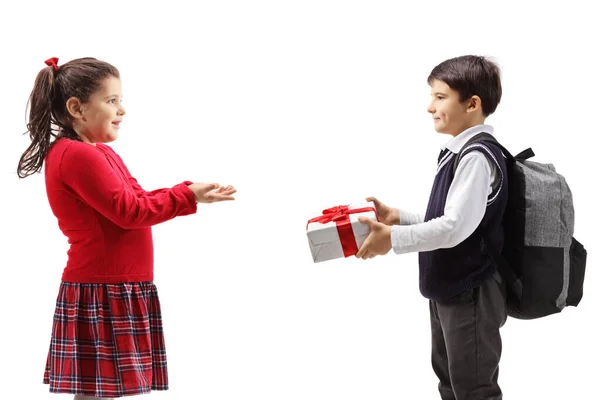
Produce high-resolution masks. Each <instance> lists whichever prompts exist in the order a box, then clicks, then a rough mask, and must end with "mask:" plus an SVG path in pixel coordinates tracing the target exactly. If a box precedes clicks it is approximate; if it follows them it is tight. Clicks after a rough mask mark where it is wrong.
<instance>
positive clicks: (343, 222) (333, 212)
mask: <svg viewBox="0 0 600 400" xmlns="http://www.w3.org/2000/svg"><path fill="white" fill-rule="evenodd" d="M369 211H373V212H374V213H375V217H376V218H377V221H379V216H378V215H377V212H376V211H375V209H374V208H373V207H362V208H353V209H350V207H349V206H335V207H331V208H327V209H325V210H323V215H319V216H318V217H315V218H312V219H309V220H308V224H310V223H311V222H319V223H321V224H326V223H328V222H335V225H336V228H337V231H338V234H339V236H340V242H341V244H342V250H343V251H344V257H350V256H353V255H355V254H356V253H358V246H357V245H356V238H355V237H354V231H353V230H352V224H351V223H350V214H359V213H364V212H369ZM308 224H306V226H307V227H308Z"/></svg>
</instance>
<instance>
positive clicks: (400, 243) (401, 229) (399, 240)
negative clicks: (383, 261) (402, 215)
mask: <svg viewBox="0 0 600 400" xmlns="http://www.w3.org/2000/svg"><path fill="white" fill-rule="evenodd" d="M409 232H410V227H408V226H401V225H394V226H392V232H391V234H390V235H391V239H392V249H393V250H394V253H396V254H405V253H409V252H410V248H409V247H408V246H407V245H406V243H407V242H408V240H407V239H406V238H407V237H408V235H409Z"/></svg>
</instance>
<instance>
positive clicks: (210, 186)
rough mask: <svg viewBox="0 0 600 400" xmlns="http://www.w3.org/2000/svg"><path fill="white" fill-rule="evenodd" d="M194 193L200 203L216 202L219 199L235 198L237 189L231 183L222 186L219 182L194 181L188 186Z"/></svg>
mask: <svg viewBox="0 0 600 400" xmlns="http://www.w3.org/2000/svg"><path fill="white" fill-rule="evenodd" d="M188 187H189V188H190V190H191V191H192V192H193V193H194V197H195V198H196V201H197V202H198V203H215V202H217V201H225V200H235V198H234V197H233V196H232V194H234V193H235V192H236V191H237V190H235V188H234V187H233V186H231V185H228V186H221V185H219V184H218V183H200V182H196V183H192V184H191V185H189V186H188Z"/></svg>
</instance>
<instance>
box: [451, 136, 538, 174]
mask: <svg viewBox="0 0 600 400" xmlns="http://www.w3.org/2000/svg"><path fill="white" fill-rule="evenodd" d="M480 142H489V143H493V144H495V145H496V146H498V147H499V148H500V150H502V153H503V154H504V156H505V157H506V158H507V159H508V160H510V161H515V160H521V159H523V160H524V159H527V158H530V157H533V156H534V155H535V154H533V150H531V149H527V150H525V151H522V152H521V153H519V154H518V155H517V156H516V157H513V155H512V154H511V153H510V151H508V150H506V148H504V146H502V145H501V144H500V143H499V142H498V141H497V140H496V138H495V137H493V136H492V135H490V134H489V133H487V132H481V133H478V134H477V135H475V136H473V137H472V138H471V139H469V140H468V141H467V143H465V144H464V145H463V147H461V149H460V150H459V151H458V154H457V155H456V158H455V159H454V166H453V172H454V173H456V169H457V168H458V163H459V162H460V160H461V158H462V156H463V151H464V150H465V149H466V148H467V147H469V146H470V145H472V144H473V143H480ZM528 151H530V152H531V155H529V153H528ZM524 156H527V157H525V158H523V157H524ZM519 157H521V158H519Z"/></svg>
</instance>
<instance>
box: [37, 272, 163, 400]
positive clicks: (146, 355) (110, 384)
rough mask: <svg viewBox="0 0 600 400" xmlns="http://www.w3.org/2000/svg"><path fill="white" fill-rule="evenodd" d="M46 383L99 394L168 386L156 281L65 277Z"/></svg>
mask: <svg viewBox="0 0 600 400" xmlns="http://www.w3.org/2000/svg"><path fill="white" fill-rule="evenodd" d="M44 383H45V384H49V385H50V392H52V393H71V394H81V395H85V396H95V397H121V396H129V395H136V394H144V393H149V392H150V391H151V390H167V389H168V377H167V355H166V351H165V342H164V337H163V327H162V320H161V314H160V302H159V300H158V294H157V291H156V286H155V285H154V284H153V283H149V282H144V283H120V284H87V283H86V284H84V283H67V282H63V283H61V286H60V290H59V293H58V299H57V301H56V310H55V313H54V324H53V328H52V340H51V342H50V351H49V352H48V360H47V363H46V372H45V373H44Z"/></svg>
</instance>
